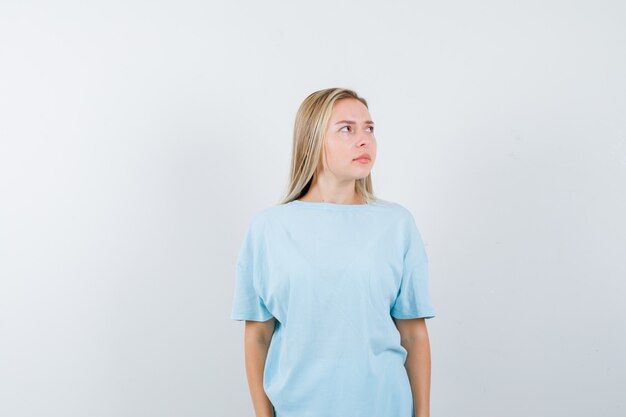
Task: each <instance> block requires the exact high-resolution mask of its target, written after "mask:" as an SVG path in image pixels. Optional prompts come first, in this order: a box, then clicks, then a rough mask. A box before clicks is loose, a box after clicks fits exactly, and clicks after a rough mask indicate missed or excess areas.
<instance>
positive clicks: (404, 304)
mask: <svg viewBox="0 0 626 417" xmlns="http://www.w3.org/2000/svg"><path fill="white" fill-rule="evenodd" d="M409 216H410V218H409V219H408V221H407V226H406V227H407V229H408V230H407V239H406V246H405V254H404V258H403V271H402V280H401V282H400V289H399V290H398V294H397V296H396V300H395V302H394V304H393V306H392V307H391V312H390V313H391V315H392V316H393V317H395V318H398V319H412V318H422V317H423V318H427V319H430V318H433V317H435V309H434V308H433V304H432V301H431V298H430V292H429V287H428V256H427V254H426V250H425V248H424V243H423V241H422V237H421V234H420V232H419V230H418V229H417V226H416V225H415V220H414V219H413V216H412V215H411V214H410V213H409Z"/></svg>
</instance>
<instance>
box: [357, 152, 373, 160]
mask: <svg viewBox="0 0 626 417" xmlns="http://www.w3.org/2000/svg"><path fill="white" fill-rule="evenodd" d="M358 160H364V161H371V160H372V158H371V157H370V154H368V153H364V154H361V155H359V156H357V157H356V158H354V159H353V161H358Z"/></svg>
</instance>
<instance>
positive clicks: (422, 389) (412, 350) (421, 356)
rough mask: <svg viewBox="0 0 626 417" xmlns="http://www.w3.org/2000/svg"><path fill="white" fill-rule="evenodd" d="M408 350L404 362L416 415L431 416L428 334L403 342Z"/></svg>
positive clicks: (421, 416)
mask: <svg viewBox="0 0 626 417" xmlns="http://www.w3.org/2000/svg"><path fill="white" fill-rule="evenodd" d="M403 346H404V348H405V349H406V350H407V359H406V363H405V364H404V366H405V368H406V371H407V374H408V376H409V381H410V382H411V392H412V394H413V408H414V413H415V417H430V342H429V340H428V334H420V335H418V336H417V337H416V338H415V339H414V340H411V341H408V342H405V344H403Z"/></svg>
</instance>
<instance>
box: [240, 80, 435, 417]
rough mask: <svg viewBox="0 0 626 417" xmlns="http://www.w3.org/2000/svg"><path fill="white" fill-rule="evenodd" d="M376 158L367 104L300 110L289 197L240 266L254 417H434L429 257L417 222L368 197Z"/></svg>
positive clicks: (250, 240)
mask: <svg viewBox="0 0 626 417" xmlns="http://www.w3.org/2000/svg"><path fill="white" fill-rule="evenodd" d="M375 159H376V139H375V137H374V122H373V121H372V118H371V116H370V114H369V110H368V105H367V101H366V100H365V99H363V98H361V97H359V96H358V95H357V94H356V92H354V91H352V90H348V89H342V88H330V89H326V90H321V91H316V92H314V93H313V94H311V95H309V96H308V97H307V98H306V99H305V100H304V102H303V103H302V104H301V106H300V108H299V110H298V113H297V115H296V122H295V126H294V136H293V154H292V164H291V180H290V183H289V187H288V192H287V195H286V197H285V198H284V200H283V201H282V202H281V203H280V204H277V205H275V206H272V207H268V208H265V209H262V210H260V211H258V212H257V213H256V214H255V215H254V216H253V218H252V220H251V222H250V223H249V225H248V229H247V232H246V236H245V239H244V242H243V244H242V246H241V249H240V252H239V256H238V258H237V266H236V282H235V293H234V299H233V307H232V313H231V318H232V319H233V320H245V321H246V324H245V336H244V339H245V361H246V373H247V376H248V385H249V388H250V393H251V397H252V402H253V405H254V409H255V412H256V416H257V417H272V416H276V417H413V416H415V417H429V413H430V411H429V408H430V405H429V397H430V344H429V339H428V332H427V329H426V324H425V319H428V318H432V317H434V316H435V310H434V308H433V305H432V303H431V299H430V295H429V288H428V258H427V256H426V252H425V249H424V245H423V241H422V238H421V235H420V232H419V231H418V229H417V227H416V224H415V221H414V218H413V216H412V214H411V212H410V211H408V209H406V208H405V207H403V206H401V205H400V204H398V203H393V202H390V201H386V200H382V199H380V198H377V197H375V196H374V193H373V190H372V180H371V174H370V172H371V169H372V166H373V164H374V161H375Z"/></svg>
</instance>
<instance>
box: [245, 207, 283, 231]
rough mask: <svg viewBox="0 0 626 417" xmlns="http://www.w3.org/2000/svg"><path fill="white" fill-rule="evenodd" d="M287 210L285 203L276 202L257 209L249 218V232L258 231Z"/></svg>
mask: <svg viewBox="0 0 626 417" xmlns="http://www.w3.org/2000/svg"><path fill="white" fill-rule="evenodd" d="M287 212H288V205H287V204H276V205H273V206H268V207H262V208H260V209H257V211H255V212H254V213H253V214H252V216H251V217H250V219H249V222H248V230H249V232H250V233H260V232H262V231H263V229H265V227H267V225H268V224H271V223H272V222H273V221H275V220H279V219H281V218H283V217H284V215H285V214H286V213H287Z"/></svg>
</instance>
